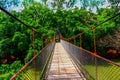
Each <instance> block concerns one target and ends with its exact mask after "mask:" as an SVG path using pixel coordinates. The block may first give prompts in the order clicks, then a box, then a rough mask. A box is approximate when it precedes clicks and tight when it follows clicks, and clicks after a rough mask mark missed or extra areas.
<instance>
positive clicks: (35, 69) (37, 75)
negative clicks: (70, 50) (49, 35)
mask: <svg viewBox="0 0 120 80" xmlns="http://www.w3.org/2000/svg"><path fill="white" fill-rule="evenodd" d="M54 45H55V42H54V41H53V42H52V43H50V44H48V45H47V46H46V47H45V48H43V49H42V50H41V51H40V52H39V54H37V55H35V56H34V57H33V58H32V59H31V60H30V61H29V62H28V63H26V64H25V65H24V66H23V67H22V68H21V70H19V71H18V72H17V73H16V74H15V75H14V76H13V77H12V78H11V79H10V80H16V79H20V80H21V79H22V80H24V79H25V80H26V79H27V80H39V79H40V80H41V79H42V78H43V76H45V75H44V74H45V71H46V69H47V66H48V64H49V59H50V57H51V55H52V54H51V53H52V50H53V48H54ZM34 60H35V61H36V62H34ZM35 64H36V66H35Z"/></svg>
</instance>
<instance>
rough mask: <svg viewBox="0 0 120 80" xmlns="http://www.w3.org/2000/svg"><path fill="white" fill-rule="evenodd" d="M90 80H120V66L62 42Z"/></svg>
mask: <svg viewBox="0 0 120 80" xmlns="http://www.w3.org/2000/svg"><path fill="white" fill-rule="evenodd" d="M61 43H62V45H63V46H64V48H65V49H66V50H67V51H68V53H70V55H71V57H72V58H73V60H74V61H75V63H76V64H77V66H78V67H79V69H80V70H81V71H82V72H83V73H84V75H85V77H86V78H87V79H88V80H120V65H119V64H116V63H114V62H112V61H110V60H108V59H105V58H103V57H100V56H98V55H97V56H95V55H94V54H93V53H92V52H89V51H87V50H85V49H82V48H79V47H77V46H75V45H72V44H71V43H68V42H66V41H64V40H61Z"/></svg>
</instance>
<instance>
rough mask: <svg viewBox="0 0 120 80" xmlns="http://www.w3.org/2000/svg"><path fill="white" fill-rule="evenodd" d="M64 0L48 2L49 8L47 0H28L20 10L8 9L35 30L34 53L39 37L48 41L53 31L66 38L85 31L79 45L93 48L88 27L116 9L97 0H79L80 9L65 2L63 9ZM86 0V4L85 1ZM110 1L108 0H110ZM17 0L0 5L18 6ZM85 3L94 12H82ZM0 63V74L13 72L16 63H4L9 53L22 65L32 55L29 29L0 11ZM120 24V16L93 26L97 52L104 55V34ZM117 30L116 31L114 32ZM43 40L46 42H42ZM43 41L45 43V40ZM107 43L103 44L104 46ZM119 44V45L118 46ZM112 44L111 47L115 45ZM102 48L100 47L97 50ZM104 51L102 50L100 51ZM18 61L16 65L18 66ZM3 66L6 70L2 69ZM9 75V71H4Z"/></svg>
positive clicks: (112, 32)
mask: <svg viewBox="0 0 120 80" xmlns="http://www.w3.org/2000/svg"><path fill="white" fill-rule="evenodd" d="M64 1H65V0H61V2H59V1H58V0H56V1H55V2H54V3H52V8H51V9H50V6H49V5H48V4H47V0H43V3H37V2H34V0H31V1H30V2H29V0H28V1H27V0H26V1H24V2H23V6H24V9H23V10H20V11H18V12H17V11H13V10H10V9H9V10H8V11H9V12H10V13H11V14H13V15H14V16H16V17H17V18H19V19H20V20H22V21H23V22H24V23H26V24H27V25H29V27H31V28H35V29H36V30H37V32H38V33H36V32H35V52H36V53H38V52H39V51H40V50H41V48H42V39H41V37H42V36H44V38H48V39H44V42H47V41H48V40H49V41H50V40H51V39H52V38H53V36H54V34H56V32H57V31H60V33H61V34H62V36H63V37H65V38H70V37H72V36H75V35H77V34H79V33H81V32H84V31H86V30H89V29H90V30H89V31H87V32H86V33H84V34H83V47H84V48H86V49H88V50H91V51H92V50H93V34H92V27H94V26H96V25H97V24H99V23H100V22H102V21H104V20H105V19H107V18H109V17H111V16H113V15H115V14H117V13H118V12H119V10H118V8H117V7H116V6H111V8H98V7H97V6H98V5H100V4H102V2H99V1H98V2H97V0H96V1H94V3H93V0H90V2H87V0H81V1H82V3H83V5H82V7H81V9H79V8H77V7H76V8H74V9H73V6H74V4H75V0H72V1H71V3H70V2H68V3H66V4H67V8H68V10H66V9H64V7H63V4H64ZM85 1H86V3H85ZM110 1H111V0H110ZM18 2H19V0H16V2H15V1H13V3H10V1H9V0H8V3H6V2H5V1H4V0H3V2H2V1H0V4H1V6H2V7H4V8H5V9H7V8H8V7H10V5H14V6H18V5H19V4H17V3H18ZM87 5H89V6H91V9H92V8H93V7H97V10H98V12H97V13H93V12H92V10H89V11H86V10H85V9H86V8H87V7H88V6H87ZM0 22H1V23H0V63H6V64H2V65H0V70H1V71H0V75H1V74H4V73H8V70H9V72H11V71H12V72H13V73H14V72H16V71H18V69H19V68H18V69H16V68H15V70H16V71H14V70H12V69H13V68H14V66H17V65H16V64H18V63H16V62H14V63H13V64H7V63H9V62H10V61H12V58H11V59H9V56H14V59H15V60H20V61H21V63H22V64H24V63H25V62H28V61H29V60H30V59H31V58H32V57H33V54H34V52H33V50H32V31H31V30H30V29H28V28H27V27H26V26H24V25H22V24H21V23H19V22H18V21H16V20H15V19H13V18H11V17H10V16H8V15H6V14H5V13H4V12H2V11H0ZM119 26H120V17H117V18H115V19H112V20H110V21H108V22H106V23H105V24H103V25H101V26H99V27H97V29H96V36H97V49H98V51H99V52H100V53H102V54H104V53H106V52H105V48H108V45H109V47H112V46H113V45H112V44H107V43H106V42H107V41H108V40H103V38H104V36H107V35H113V34H115V33H116V30H117V29H118V27H119ZM118 32H119V31H118ZM45 40H46V41H45ZM101 40H102V41H104V44H105V43H106V44H105V45H102V44H103V43H101ZM45 44H46V43H45ZM106 45H107V47H106ZM118 47H120V46H118ZM118 47H116V46H114V48H115V49H116V48H118ZM101 49H103V50H101ZM101 51H104V52H101ZM21 63H20V62H19V65H18V66H19V67H21ZM4 68H6V70H4ZM6 75H7V76H10V75H11V74H6Z"/></svg>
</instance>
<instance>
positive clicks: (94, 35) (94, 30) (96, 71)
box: [92, 27, 98, 80]
mask: <svg viewBox="0 0 120 80" xmlns="http://www.w3.org/2000/svg"><path fill="white" fill-rule="evenodd" d="M92 30H93V38H94V55H97V53H96V28H95V27H93V28H92ZM94 57H95V74H96V80H98V70H97V58H96V56H94Z"/></svg>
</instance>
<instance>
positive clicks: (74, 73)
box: [47, 43, 86, 80]
mask: <svg viewBox="0 0 120 80" xmlns="http://www.w3.org/2000/svg"><path fill="white" fill-rule="evenodd" d="M47 80H86V79H85V78H84V76H83V74H82V73H81V71H79V70H78V69H77V66H76V65H75V63H74V62H73V61H72V59H71V57H70V56H69V54H68V53H67V51H66V50H65V49H64V47H63V46H62V45H61V43H56V44H55V48H54V52H53V57H52V61H51V64H50V69H49V71H48V74H47Z"/></svg>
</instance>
